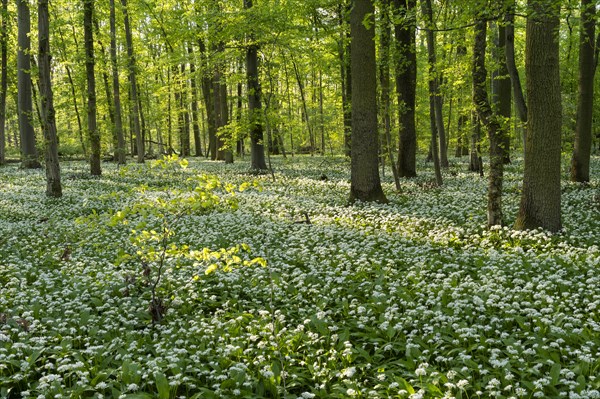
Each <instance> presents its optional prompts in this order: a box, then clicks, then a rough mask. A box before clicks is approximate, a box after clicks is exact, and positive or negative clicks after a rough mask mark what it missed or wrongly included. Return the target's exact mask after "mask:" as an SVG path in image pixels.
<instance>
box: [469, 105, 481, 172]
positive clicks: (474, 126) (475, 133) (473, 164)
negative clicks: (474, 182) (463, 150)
mask: <svg viewBox="0 0 600 399" xmlns="http://www.w3.org/2000/svg"><path fill="white" fill-rule="evenodd" d="M480 140H481V123H480V122H479V117H478V116H477V111H475V110H473V111H471V158H470V162H469V171H471V172H479V174H480V175H481V176H483V162H482V160H481V148H480V145H479V141H480Z"/></svg>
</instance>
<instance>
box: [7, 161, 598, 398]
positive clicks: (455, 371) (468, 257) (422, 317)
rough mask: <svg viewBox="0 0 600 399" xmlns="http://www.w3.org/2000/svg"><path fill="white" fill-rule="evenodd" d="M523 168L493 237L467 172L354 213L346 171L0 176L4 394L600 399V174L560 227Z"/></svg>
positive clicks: (514, 167) (285, 164) (84, 167)
mask: <svg viewBox="0 0 600 399" xmlns="http://www.w3.org/2000/svg"><path fill="white" fill-rule="evenodd" d="M512 158H513V159H512V163H511V164H510V165H507V166H506V171H505V173H506V174H505V180H504V192H503V207H504V213H503V214H504V217H505V221H504V222H505V226H504V227H501V226H496V227H492V228H491V229H488V227H487V219H486V218H487V216H486V195H487V194H486V192H487V179H486V178H482V177H480V176H479V174H478V173H471V172H468V171H467V170H468V161H467V160H466V157H465V158H461V159H459V158H457V159H451V165H450V167H449V168H448V169H446V170H444V185H443V186H436V184H435V183H434V182H435V180H434V173H433V168H432V165H431V164H429V163H426V162H425V160H424V159H421V158H419V159H418V165H419V175H418V176H417V177H416V178H412V179H404V180H402V181H401V189H400V191H399V192H398V191H396V190H395V189H394V183H393V179H392V175H391V171H390V170H387V171H386V172H385V174H384V176H383V177H382V183H383V188H384V191H385V193H386V196H387V198H388V200H389V203H387V204H377V203H369V204H366V203H360V202H359V203H357V204H354V205H353V206H348V192H349V187H350V181H349V179H350V175H349V161H348V160H347V159H345V158H343V157H322V156H314V157H309V156H296V157H288V158H287V159H284V158H282V157H279V156H276V157H273V159H272V164H273V171H274V173H273V174H265V175H252V174H249V173H248V170H249V164H248V160H240V161H237V162H236V163H235V164H224V163H219V162H214V161H206V160H200V159H190V160H189V162H188V161H181V160H179V159H177V158H176V157H172V158H169V159H167V160H163V161H158V162H157V161H154V162H147V163H146V164H136V163H129V164H128V165H127V166H118V165H116V164H105V165H103V174H102V176H101V177H93V176H90V174H89V173H88V169H89V165H88V164H86V163H84V162H80V161H63V162H61V169H62V177H63V179H62V181H63V196H62V198H60V199H53V198H49V197H47V196H46V195H45V192H44V190H45V181H44V172H43V171H42V170H39V169H37V170H36V169H34V170H27V169H19V168H18V165H16V164H9V165H7V166H4V167H2V168H0V181H1V182H2V185H0V221H1V222H0V397H2V398H29V397H31V398H103V397H104V398H162V399H168V398H228V397H230V398H256V397H270V398H348V397H358V398H409V397H410V398H442V397H445V398H450V397H454V398H490V397H495V398H533V397H543V398H549V397H556V398H562V397H564V398H599V397H600V378H597V376H598V375H600V348H599V346H600V316H599V314H600V313H599V311H598V308H599V307H600V277H599V274H598V267H599V265H600V248H599V246H598V243H600V182H599V181H598V176H600V159H599V158H598V157H597V156H595V157H592V162H591V173H590V175H591V176H592V179H591V181H590V183H588V184H580V183H571V182H569V181H568V172H569V166H568V164H569V160H568V159H567V157H566V156H565V157H563V164H562V167H561V170H562V174H563V176H562V187H561V190H562V221H563V229H562V230H561V231H560V232H559V233H556V234H550V233H548V232H545V231H542V230H533V231H531V230H530V231H521V230H513V229H512V227H511V226H512V225H513V224H514V222H515V218H516V215H517V210H518V207H519V199H520V192H521V184H522V171H523V163H522V158H519V157H518V156H517V155H516V154H515V155H513V157H512ZM486 165H487V164H486ZM485 172H486V173H487V171H485Z"/></svg>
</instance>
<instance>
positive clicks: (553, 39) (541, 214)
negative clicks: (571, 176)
mask: <svg viewBox="0 0 600 399" xmlns="http://www.w3.org/2000/svg"><path fill="white" fill-rule="evenodd" d="M528 5H529V11H530V15H529V18H528V20H527V41H526V48H525V72H526V77H527V108H528V112H527V139H526V148H525V153H526V154H527V156H526V157H525V170H524V175H523V191H522V196H521V204H520V207H519V214H518V216H517V220H516V223H515V228H517V229H533V228H538V227H541V228H543V229H546V230H550V231H552V232H556V231H558V230H560V229H561V212H560V204H561V191H560V160H561V157H560V155H561V127H562V104H561V93H560V74H559V44H558V29H559V8H558V7H556V6H555V5H554V3H553V2H550V1H542V0H529V1H528Z"/></svg>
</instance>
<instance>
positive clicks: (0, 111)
mask: <svg viewBox="0 0 600 399" xmlns="http://www.w3.org/2000/svg"><path fill="white" fill-rule="evenodd" d="M0 12H2V15H1V17H2V25H0V165H4V164H5V163H6V93H7V91H8V68H7V63H8V35H7V33H8V31H7V29H8V0H2V9H1V11H0Z"/></svg>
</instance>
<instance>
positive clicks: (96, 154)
mask: <svg viewBox="0 0 600 399" xmlns="http://www.w3.org/2000/svg"><path fill="white" fill-rule="evenodd" d="M93 14H94V0H83V30H84V38H85V71H86V77H87V122H88V125H87V127H88V136H89V138H90V147H91V148H90V150H91V153H90V173H91V174H92V175H93V176H100V175H101V174H102V168H101V166H100V131H99V130H98V126H97V122H96V76H95V74H94V65H95V59H94V32H93Z"/></svg>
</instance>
